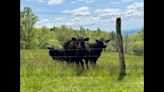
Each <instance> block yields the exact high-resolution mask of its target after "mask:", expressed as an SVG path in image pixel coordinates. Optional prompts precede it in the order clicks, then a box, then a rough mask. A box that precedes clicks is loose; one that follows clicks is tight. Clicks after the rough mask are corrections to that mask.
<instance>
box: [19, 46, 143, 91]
mask: <svg viewBox="0 0 164 92" xmlns="http://www.w3.org/2000/svg"><path fill="white" fill-rule="evenodd" d="M20 53H21V57H20V60H21V92H143V90H144V87H143V86H144V75H143V73H144V69H143V67H144V66H143V63H144V61H143V57H142V56H135V55H125V62H126V67H127V69H126V71H127V75H126V76H125V77H124V79H123V80H122V81H118V80H117V77H118V73H119V58H118V53H114V52H103V53H102V55H101V57H100V58H99V59H98V61H97V66H96V68H92V67H91V66H90V68H89V69H85V70H84V71H82V70H81V69H78V70H77V68H76V65H67V64H66V63H63V62H60V61H54V60H52V58H51V57H50V56H49V54H48V51H47V50H40V49H39V50H21V51H20Z"/></svg>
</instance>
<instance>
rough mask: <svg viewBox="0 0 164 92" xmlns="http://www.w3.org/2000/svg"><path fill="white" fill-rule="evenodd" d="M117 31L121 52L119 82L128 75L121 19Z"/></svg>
mask: <svg viewBox="0 0 164 92" xmlns="http://www.w3.org/2000/svg"><path fill="white" fill-rule="evenodd" d="M116 31H117V41H118V47H119V48H118V50H119V60H120V73H119V77H118V80H122V79H123V77H124V76H125V75H126V66H125V61H124V50H123V41H122V35H121V18H117V19H116Z"/></svg>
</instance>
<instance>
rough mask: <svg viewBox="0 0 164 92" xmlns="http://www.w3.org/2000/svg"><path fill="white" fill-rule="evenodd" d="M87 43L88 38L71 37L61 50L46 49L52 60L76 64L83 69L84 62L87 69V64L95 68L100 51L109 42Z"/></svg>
mask: <svg viewBox="0 0 164 92" xmlns="http://www.w3.org/2000/svg"><path fill="white" fill-rule="evenodd" d="M88 41H89V38H83V37H78V38H74V37H73V38H72V39H69V40H68V41H66V42H65V43H64V45H63V48H60V49H57V48H53V47H48V51H49V55H50V56H51V57H52V58H53V59H54V60H60V61H66V62H67V63H76V65H77V66H79V64H81V66H82V68H83V69H84V62H85V64H86V67H87V68H88V63H89V62H90V64H91V65H92V66H95V65H96V61H97V60H98V58H99V57H100V55H101V52H102V50H103V49H104V48H106V46H107V43H108V42H109V41H110V40H105V39H99V40H96V41H95V43H89V42H88Z"/></svg>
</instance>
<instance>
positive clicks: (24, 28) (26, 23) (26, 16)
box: [20, 6, 38, 48]
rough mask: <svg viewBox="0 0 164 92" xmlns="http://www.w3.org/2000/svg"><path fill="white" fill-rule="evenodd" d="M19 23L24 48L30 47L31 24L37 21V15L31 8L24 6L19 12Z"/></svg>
mask: <svg viewBox="0 0 164 92" xmlns="http://www.w3.org/2000/svg"><path fill="white" fill-rule="evenodd" d="M20 17H21V18H20V24H21V26H20V27H21V28H20V29H21V32H20V33H21V34H20V35H21V39H20V40H21V41H24V42H25V48H30V45H31V44H30V42H31V39H32V37H33V31H32V30H33V26H34V24H35V23H36V22H37V21H38V17H37V16H36V15H35V14H34V13H33V12H32V9H31V8H30V7H28V6H25V7H24V9H23V11H21V14H20Z"/></svg>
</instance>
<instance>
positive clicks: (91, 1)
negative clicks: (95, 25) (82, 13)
mask: <svg viewBox="0 0 164 92" xmlns="http://www.w3.org/2000/svg"><path fill="white" fill-rule="evenodd" d="M81 2H85V3H93V2H95V0H74V1H72V2H71V4H76V3H81Z"/></svg>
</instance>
